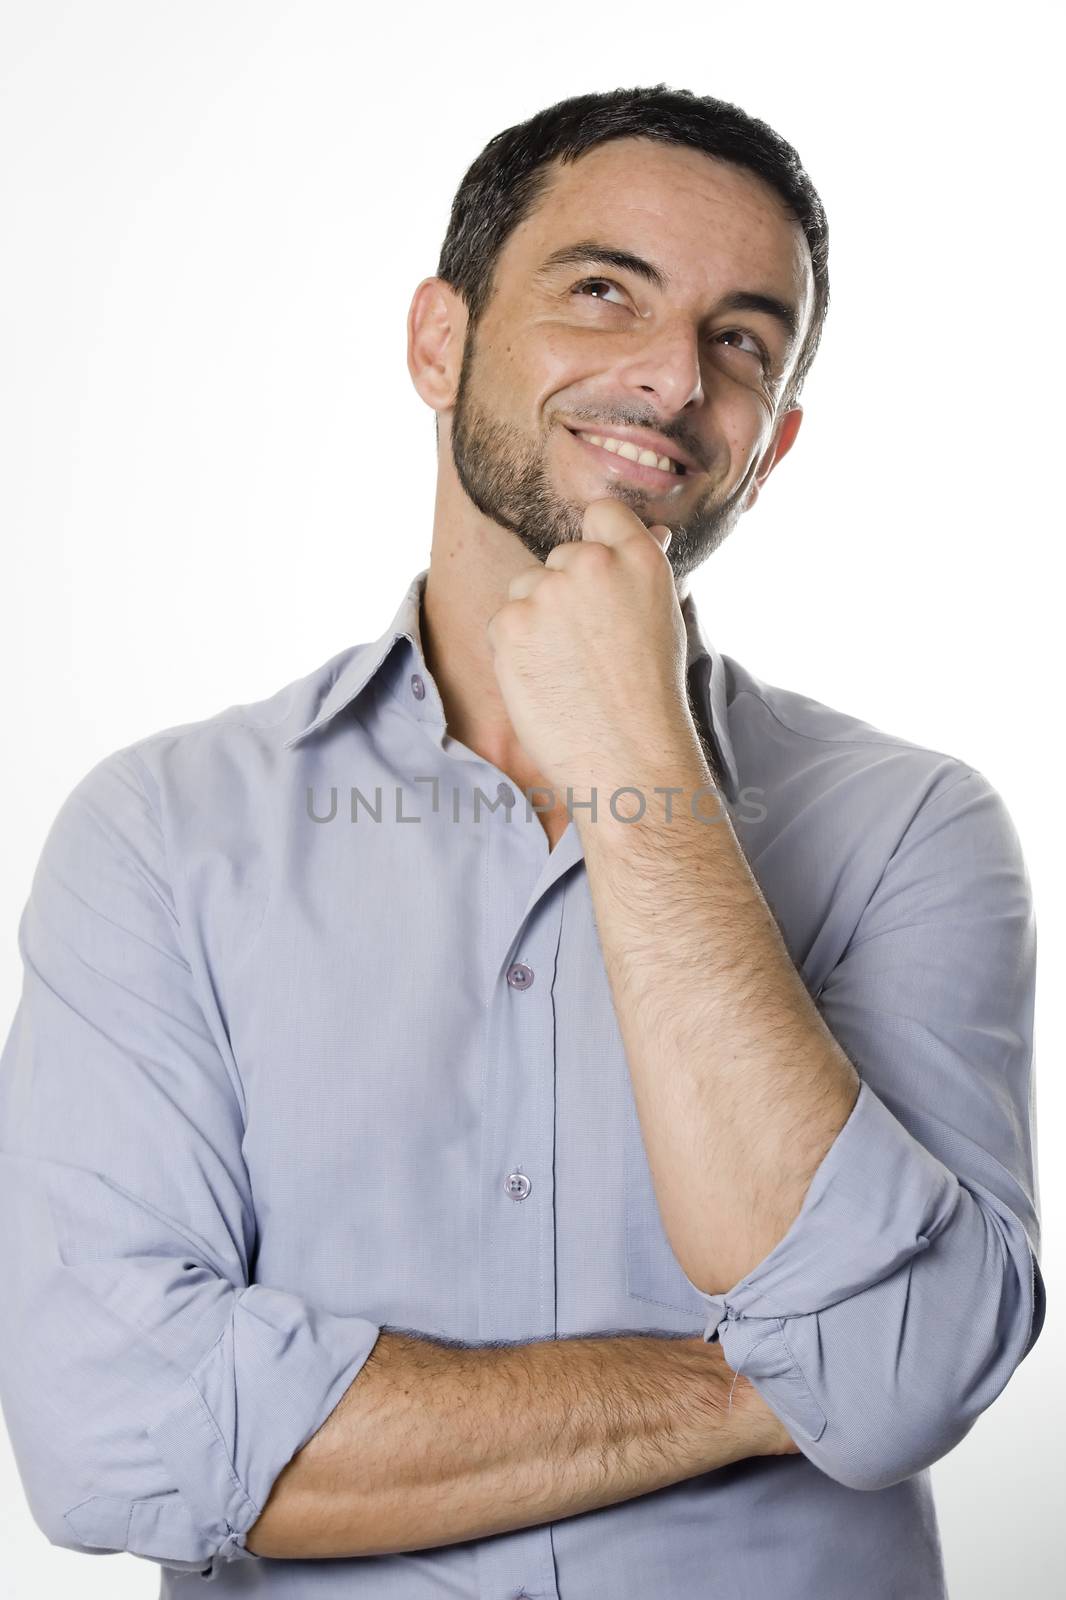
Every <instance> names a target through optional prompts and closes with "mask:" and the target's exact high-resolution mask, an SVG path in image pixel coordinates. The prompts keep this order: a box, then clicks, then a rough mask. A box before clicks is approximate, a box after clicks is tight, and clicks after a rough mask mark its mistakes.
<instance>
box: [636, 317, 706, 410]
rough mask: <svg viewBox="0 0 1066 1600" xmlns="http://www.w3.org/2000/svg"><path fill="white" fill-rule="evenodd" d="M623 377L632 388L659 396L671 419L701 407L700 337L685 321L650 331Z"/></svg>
mask: <svg viewBox="0 0 1066 1600" xmlns="http://www.w3.org/2000/svg"><path fill="white" fill-rule="evenodd" d="M621 377H622V380H623V382H624V383H625V384H626V385H627V386H628V387H629V388H631V389H641V390H643V391H644V393H645V394H653V395H655V397H656V398H657V400H658V402H659V409H660V410H661V411H662V412H663V413H664V414H665V415H667V416H673V415H674V414H676V413H677V412H680V411H681V410H683V409H684V407H685V406H693V405H699V404H700V403H701V402H702V400H703V398H704V393H703V371H702V368H701V365H700V348H699V338H698V336H697V335H696V334H694V333H693V332H692V330H691V329H690V328H687V327H686V326H685V325H684V324H683V322H682V321H681V319H678V320H676V321H673V322H671V323H663V324H662V325H661V326H660V327H659V328H657V329H656V330H654V331H651V330H649V332H648V334H647V336H646V338H645V339H643V340H642V341H641V345H640V348H639V350H638V351H637V352H635V353H634V354H632V355H630V356H629V357H628V358H627V359H626V361H625V362H624V364H623V367H622V372H621Z"/></svg>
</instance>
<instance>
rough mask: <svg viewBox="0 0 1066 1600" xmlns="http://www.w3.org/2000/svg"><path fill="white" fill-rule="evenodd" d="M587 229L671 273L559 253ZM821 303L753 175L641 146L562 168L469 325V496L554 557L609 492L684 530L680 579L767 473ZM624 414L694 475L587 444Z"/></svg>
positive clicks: (461, 399) (457, 414)
mask: <svg viewBox="0 0 1066 1600" xmlns="http://www.w3.org/2000/svg"><path fill="white" fill-rule="evenodd" d="M590 241H591V242H594V243H595V244H597V245H600V246H605V247H609V248H610V249H612V250H615V251H625V252H628V254H629V255H631V256H633V257H639V258H642V259H643V260H644V261H646V262H649V263H651V264H652V266H653V267H654V268H656V269H658V271H659V273H660V274H663V275H665V278H666V279H667V282H666V285H665V286H659V285H657V284H654V283H652V282H649V281H647V278H646V277H645V276H642V275H641V273H640V272H639V270H634V269H633V268H632V267H630V268H626V267H622V266H619V265H618V264H616V263H610V262H606V261H603V260H601V259H588V260H578V261H573V262H569V263H566V262H558V263H556V264H549V258H550V257H551V256H553V255H554V254H556V253H557V252H559V251H561V250H567V249H570V248H571V247H573V246H575V245H578V244H585V243H588V242H590ZM738 294H749V295H752V294H754V295H759V296H764V297H769V298H771V299H772V300H775V301H777V302H779V303H780V304H781V305H782V306H784V307H786V308H789V310H790V313H791V315H792V317H793V318H794V321H795V324H796V331H795V333H794V334H790V333H789V331H788V329H787V328H786V327H785V326H784V324H783V322H782V321H781V319H780V318H779V317H778V316H776V315H775V314H774V313H773V311H772V310H771V309H768V308H765V307H759V306H756V307H754V308H752V307H751V306H750V305H749V306H744V307H741V308H739V309H738V308H737V305H736V302H735V300H734V304H733V305H732V306H730V305H729V304H728V301H729V298H730V297H731V296H734V297H735V296H736V295H738ZM812 297H813V278H812V273H811V265H810V255H809V252H808V249H807V244H806V240H805V238H804V236H803V232H802V229H801V228H800V227H799V224H798V223H796V222H794V221H790V220H789V219H788V217H787V216H786V214H785V211H784V206H783V202H782V201H780V199H779V198H778V197H777V195H776V194H775V192H774V191H773V190H771V189H769V188H768V187H767V186H766V185H764V184H763V183H762V182H761V180H760V179H759V178H757V177H756V176H755V174H753V173H749V172H747V171H743V170H741V169H739V168H735V167H731V166H729V165H728V164H727V163H724V162H720V161H715V160H711V159H710V158H708V157H707V156H705V155H703V154H702V152H700V151H697V150H691V149H688V148H680V147H676V146H670V145H663V144H658V143H655V142H654V141H651V140H648V139H637V138H626V139H616V140H612V141H611V142H609V143H608V144H604V145H599V146H596V147H595V148H594V149H593V150H591V151H589V152H588V153H587V154H585V155H584V156H582V157H581V158H580V159H579V160H578V161H576V162H575V163H573V164H572V165H570V166H560V165H558V164H557V165H556V166H555V168H554V170H553V176H552V179H551V180H550V189H549V191H548V192H547V193H546V194H545V195H544V196H543V197H542V198H541V200H540V201H539V202H538V204H537V207H536V209H535V211H534V212H533V214H532V215H531V216H530V217H528V218H527V219H526V220H525V221H524V222H523V223H522V224H520V226H519V227H518V228H516V229H515V231H514V232H513V233H512V234H511V236H510V238H509V239H508V241H507V243H506V245H505V246H504V249H503V250H502V251H501V254H500V258H499V260H498V263H497V270H496V279H495V291H494V293H493V296H492V299H491V300H490V302H489V304H488V306H487V307H486V309H485V312H484V314H483V316H482V318H481V320H480V322H479V323H478V324H477V326H476V328H474V329H472V330H468V337H467V340H466V343H465V345H464V350H463V360H462V368H461V372H460V376H459V380H458V386H457V392H456V398H455V405H454V415H453V417H452V423H451V450H452V456H453V460H454V463H455V469H456V473H457V475H458V478H459V481H460V483H461V484H462V486H463V489H464V490H465V492H466V494H467V495H468V496H469V498H470V500H471V501H472V502H473V503H474V505H475V506H477V508H478V510H479V511H481V512H482V513H483V514H484V515H486V516H488V517H490V518H492V520H493V521H495V522H498V523H500V524H501V525H502V526H504V527H507V528H510V529H511V530H512V531H513V532H514V533H515V534H516V535H517V536H518V538H519V539H520V540H521V541H522V543H523V544H524V545H525V547H526V549H527V550H529V551H530V553H531V554H532V555H534V556H536V557H537V558H538V559H539V560H541V561H543V560H545V559H546V558H547V556H548V553H549V552H550V551H551V550H552V549H554V547H555V546H556V545H558V544H563V543H566V542H567V541H571V540H577V539H580V537H581V523H582V516H583V513H584V510H585V507H586V506H587V505H588V504H589V502H590V501H592V500H596V499H601V498H604V497H607V496H614V497H615V498H617V499H619V500H622V501H623V502H624V503H625V504H627V505H629V506H631V507H632V508H633V510H634V511H635V512H636V513H637V515H638V516H639V517H640V518H641V520H642V521H643V522H644V524H645V526H647V527H650V526H651V525H652V524H653V523H663V524H666V525H667V526H668V527H670V528H671V529H672V530H673V538H672V540H671V543H670V549H669V551H668V559H669V560H670V562H671V565H672V566H673V569H674V574H675V578H677V579H681V578H682V577H684V576H686V575H687V574H688V573H689V572H691V571H692V570H693V569H694V568H696V567H698V566H699V565H700V564H701V563H702V562H703V561H704V560H706V558H707V557H708V556H709V555H710V554H711V553H712V552H713V551H714V550H715V549H717V547H718V546H719V545H720V544H721V542H722V540H723V539H724V538H725V537H726V535H727V534H728V533H729V532H730V530H731V529H732V527H733V525H734V523H735V522H736V520H737V518H738V517H739V516H740V514H741V512H743V511H744V510H746V509H747V507H748V505H749V504H751V503H752V501H753V500H754V497H755V494H757V493H758V485H755V487H754V490H753V489H752V483H753V479H754V478H755V476H756V473H757V472H758V471H759V468H760V465H761V466H762V471H761V472H760V473H759V476H760V477H764V476H765V474H766V472H767V471H768V470H769V466H770V465H772V458H773V454H774V445H775V443H776V441H777V439H778V437H779V435H780V433H781V427H780V424H781V422H782V418H783V415H784V413H780V412H779V411H778V401H779V400H780V398H781V395H782V393H783V390H784V387H785V382H786V380H787V378H788V377H789V375H790V374H791V372H792V370H793V368H794V365H795V361H796V358H797V356H798V354H799V349H800V346H801V343H802V338H803V334H804V331H805V329H806V325H807V318H808V315H809V311H810V306H811V302H812ZM798 421H799V415H798V412H797V413H796V414H795V415H794V417H793V423H794V424H796V423H798ZM612 425H614V427H615V428H617V429H619V433H620V434H621V435H623V436H624V434H625V431H626V428H627V427H628V428H629V429H630V430H633V431H639V430H650V431H652V432H654V433H655V434H657V435H658V436H659V440H660V441H665V442H659V443H658V444H653V446H652V448H653V449H655V451H656V454H657V455H661V454H666V453H669V451H670V449H671V448H676V449H678V450H679V451H680V452H681V453H682V454H683V455H684V456H685V457H686V459H687V460H688V461H689V463H690V466H689V469H688V470H687V471H686V472H685V474H684V475H683V476H680V475H677V474H676V473H674V472H671V473H670V474H666V473H664V472H663V471H661V470H660V469H659V468H658V467H653V468H649V467H648V466H640V465H638V464H637V463H634V462H631V461H629V460H627V459H625V458H624V457H621V456H619V455H617V454H614V453H611V452H610V451H608V450H607V449H605V448H604V447H602V446H600V445H595V444H591V443H589V442H588V438H587V436H588V435H589V434H595V435H597V436H599V437H611V436H612ZM575 430H577V431H575ZM578 432H579V433H581V434H583V435H585V437H584V438H581V437H578V436H577V434H578ZM614 437H619V434H617V433H616V434H615V435H614ZM789 442H791V441H789ZM785 448H787V445H786V446H785ZM782 453H783V452H782ZM764 458H765V459H764Z"/></svg>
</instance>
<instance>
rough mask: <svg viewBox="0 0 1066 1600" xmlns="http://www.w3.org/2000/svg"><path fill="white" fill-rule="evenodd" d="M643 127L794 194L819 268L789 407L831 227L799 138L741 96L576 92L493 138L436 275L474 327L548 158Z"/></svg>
mask: <svg viewBox="0 0 1066 1600" xmlns="http://www.w3.org/2000/svg"><path fill="white" fill-rule="evenodd" d="M633 136H642V137H644V138H648V139H659V140H661V141H662V142H663V143H664V144H679V145H688V146H690V147H691V148H692V149H694V150H702V151H703V152H704V153H705V154H706V155H709V156H714V157H717V158H718V159H719V160H721V161H729V162H732V163H733V164H734V165H735V166H741V167H747V168H748V169H749V170H750V171H752V172H754V173H757V174H758V176H759V177H760V178H762V179H763V180H764V181H765V182H766V183H768V184H769V185H770V186H771V188H773V189H775V190H776V191H777V193H778V194H779V195H780V196H781V198H782V199H783V200H784V201H785V202H786V204H787V206H788V207H789V209H790V211H791V213H792V215H793V216H794V218H795V220H796V221H797V222H798V223H799V224H800V226H801V227H802V229H803V232H804V235H805V236H806V239H807V244H808V247H809V249H810V253H811V263H812V265H813V268H814V306H813V308H812V314H811V318H810V325H809V327H808V329H807V332H806V335H805V337H804V341H803V347H802V349H801V351H800V355H799V359H798V361H797V363H796V366H795V369H794V371H793V374H792V377H791V378H790V380H789V383H788V387H787V389H786V390H785V391H784V393H783V394H782V396H781V400H780V402H779V405H780V409H781V410H782V411H783V410H785V409H786V408H787V406H788V405H791V404H792V403H793V402H794V401H795V399H796V398H797V396H798V394H799V391H800V389H801V387H802V385H803V380H804V378H805V377H806V375H807V372H808V370H809V368H810V365H811V363H812V361H813V360H814V356H815V352H816V350H817V348H818V343H819V340H820V339H821V334H822V324H823V322H824V320H825V314H826V311H827V309H828V306H829V228H828V224H827V222H826V218H825V211H824V210H823V208H822V202H821V200H820V199H819V198H818V194H817V191H816V190H815V187H814V185H813V184H812V183H811V180H810V178H809V177H808V176H807V174H806V172H805V171H804V169H803V165H802V163H801V161H800V158H799V156H798V154H797V153H796V151H795V150H794V149H793V147H792V146H791V145H790V144H789V143H788V142H787V141H786V140H785V139H783V138H782V137H781V135H780V134H778V133H775V132H774V130H773V129H772V128H771V127H770V126H769V125H768V124H767V123H765V122H761V121H760V120H759V119H758V118H757V117H750V116H748V114H747V112H745V111H742V110H741V109H740V107H739V106H734V105H730V104H729V103H728V102H727V101H725V100H715V99H712V98H711V96H710V95H695V94H693V93H692V91H691V90H689V89H670V88H668V87H667V86H666V84H663V83H658V84H655V85H654V86H653V87H651V88H648V89H611V90H609V91H607V92H606V93H604V94H583V95H576V96H574V97H573V98H572V99H569V100H560V101H558V102H557V103H556V104H555V105H553V106H548V107H547V109H546V110H544V111H538V112H537V113H536V115H535V116H532V117H530V118H529V120H528V121H526V122H521V123H517V124H516V125H515V126H514V127H513V128H506V129H504V131H503V132H502V133H497V134H496V135H494V137H493V138H491V139H490V140H489V142H488V144H487V145H486V146H485V148H484V150H482V152H481V154H480V155H479V156H478V157H477V158H476V159H475V160H474V162H473V163H472V165H471V166H470V167H469V169H468V170H467V172H466V174H465V176H464V178H463V181H462V183H461V184H460V185H459V188H458V191H457V192H456V196H455V199H454V201H453V202H452V211H451V218H450V220H449V222H448V231H447V233H446V234H445V236H444V243H443V245H442V246H441V253H440V261H439V263H438V266H437V277H439V278H442V279H444V281H445V282H446V283H449V284H450V285H451V286H452V288H453V289H455V290H456V292H457V293H458V294H459V295H460V296H461V297H462V300H463V302H464V303H465V305H466V308H467V314H468V317H469V324H470V328H471V329H473V328H474V327H475V326H476V324H477V322H478V319H479V318H480V316H481V314H482V312H483V311H484V309H485V307H486V306H487V305H488V303H489V300H490V299H491V297H492V290H493V276H494V273H495V267H496V261H497V258H498V256H499V254H500V251H501V250H502V249H503V246H504V244H505V243H506V241H507V239H508V237H509V236H510V234H511V233H512V231H513V230H514V229H515V228H516V227H517V226H518V224H519V223H520V222H522V221H523V220H524V219H525V218H526V217H527V216H529V214H530V213H531V212H532V211H533V210H534V208H535V206H536V204H537V201H538V200H539V199H540V198H541V196H542V194H543V192H544V190H545V189H546V187H547V186H548V181H549V177H550V173H549V171H548V166H549V163H550V162H552V161H555V160H560V161H564V162H572V161H576V160H577V159H578V157H579V156H581V155H583V154H584V153H585V151H586V150H591V149H592V147H593V146H594V145H598V144H605V143H607V141H608V140H610V139H622V138H627V137H633Z"/></svg>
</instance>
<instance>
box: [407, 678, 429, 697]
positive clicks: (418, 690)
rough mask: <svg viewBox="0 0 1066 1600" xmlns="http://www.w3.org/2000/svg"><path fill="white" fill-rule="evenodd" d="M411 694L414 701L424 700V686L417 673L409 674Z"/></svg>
mask: <svg viewBox="0 0 1066 1600" xmlns="http://www.w3.org/2000/svg"><path fill="white" fill-rule="evenodd" d="M411 693H412V694H413V695H414V697H415V699H416V700H424V699H425V698H426V686H425V684H424V683H423V682H422V678H421V676H420V674H419V673H417V672H412V674H411Z"/></svg>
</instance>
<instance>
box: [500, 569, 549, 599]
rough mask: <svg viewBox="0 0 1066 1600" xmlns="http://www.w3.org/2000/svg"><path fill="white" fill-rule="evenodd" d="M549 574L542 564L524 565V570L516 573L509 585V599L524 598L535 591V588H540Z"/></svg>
mask: <svg viewBox="0 0 1066 1600" xmlns="http://www.w3.org/2000/svg"><path fill="white" fill-rule="evenodd" d="M547 576H548V574H547V573H546V572H545V570H544V568H543V567H541V566H536V567H523V569H522V571H521V572H518V573H516V574H515V576H514V577H513V578H512V579H511V581H510V583H509V584H508V585H507V598H508V600H524V599H525V598H526V596H527V595H531V594H532V593H533V591H534V589H539V587H540V585H541V584H542V583H543V582H544V580H545V579H546V578H547Z"/></svg>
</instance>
